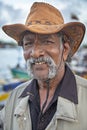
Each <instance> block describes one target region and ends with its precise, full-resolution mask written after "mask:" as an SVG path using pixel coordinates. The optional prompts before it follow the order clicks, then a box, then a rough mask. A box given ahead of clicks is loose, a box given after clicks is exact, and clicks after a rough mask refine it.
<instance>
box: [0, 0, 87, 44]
mask: <svg viewBox="0 0 87 130" xmlns="http://www.w3.org/2000/svg"><path fill="white" fill-rule="evenodd" d="M39 1H40V2H47V3H50V4H52V5H53V6H55V7H57V8H58V9H59V10H60V11H61V12H62V14H63V17H64V19H65V23H66V22H71V21H77V20H75V19H72V18H71V14H75V15H76V16H77V17H78V21H80V22H83V23H84V24H85V26H86V27H87V0H70V1H69V0H38V2H39ZM33 2H36V0H0V40H4V41H7V42H8V41H13V42H15V41H14V40H13V39H12V38H10V37H9V36H7V35H6V34H5V33H4V32H3V31H2V26H3V25H6V24H15V23H22V24H24V23H25V20H26V17H27V15H28V13H29V10H30V7H31V5H32V4H33ZM86 34H87V32H86ZM83 42H86V43H87V38H86V36H85V38H84V41H83Z"/></svg>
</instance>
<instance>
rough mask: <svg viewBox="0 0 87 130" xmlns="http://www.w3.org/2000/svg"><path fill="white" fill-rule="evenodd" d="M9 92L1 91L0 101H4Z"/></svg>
mask: <svg viewBox="0 0 87 130" xmlns="http://www.w3.org/2000/svg"><path fill="white" fill-rule="evenodd" d="M9 95H10V93H9V92H8V93H2V94H0V101H4V100H6V99H7V98H8V97H9Z"/></svg>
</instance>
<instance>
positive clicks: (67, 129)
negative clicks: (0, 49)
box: [0, 2, 87, 130]
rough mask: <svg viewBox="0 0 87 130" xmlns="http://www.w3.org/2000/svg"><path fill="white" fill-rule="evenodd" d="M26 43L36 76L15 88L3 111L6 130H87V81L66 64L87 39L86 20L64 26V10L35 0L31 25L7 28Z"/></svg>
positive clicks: (20, 42)
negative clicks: (86, 38) (86, 32)
mask: <svg viewBox="0 0 87 130" xmlns="http://www.w3.org/2000/svg"><path fill="white" fill-rule="evenodd" d="M3 30H4V31H5V33H7V34H8V35H9V36H10V37H12V38H14V39H15V40H16V41H17V42H18V45H20V46H22V47H23V52H24V58H25V60H26V63H27V69H28V73H29V74H31V77H32V80H30V81H28V82H26V83H23V84H22V85H20V86H19V87H17V88H16V89H14V90H13V92H12V93H11V96H10V97H9V99H8V101H7V103H6V106H5V107H4V109H3V110H2V111H1V117H0V118H1V119H2V121H3V123H4V129H5V130H87V120H86V116H87V115H86V111H87V102H86V99H87V81H86V80H85V79H83V78H81V77H79V76H76V75H74V74H73V72H72V71H71V70H70V68H69V67H68V65H67V64H66V62H67V61H68V60H69V59H70V58H71V57H72V56H73V55H74V53H75V52H76V51H77V49H78V47H79V46H80V43H81V41H82V39H83V37H84V33H85V26H84V25H83V24H82V23H80V22H70V23H66V24H64V20H63V17H62V15H61V13H60V11H59V10H58V9H56V8H55V7H53V6H51V5H49V4H47V3H43V2H35V3H34V4H33V5H32V7H31V10H30V13H29V15H28V17H27V20H26V23H25V25H23V24H13V25H6V26H3Z"/></svg>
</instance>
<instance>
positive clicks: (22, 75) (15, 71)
mask: <svg viewBox="0 0 87 130" xmlns="http://www.w3.org/2000/svg"><path fill="white" fill-rule="evenodd" d="M11 73H12V75H13V77H14V78H19V79H25V80H29V79H30V77H29V75H28V73H27V72H26V70H24V69H21V68H11Z"/></svg>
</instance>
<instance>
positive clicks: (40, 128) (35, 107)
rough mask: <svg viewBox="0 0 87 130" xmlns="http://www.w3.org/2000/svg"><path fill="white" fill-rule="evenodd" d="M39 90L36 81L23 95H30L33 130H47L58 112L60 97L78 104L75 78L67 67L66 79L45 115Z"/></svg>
mask: <svg viewBox="0 0 87 130" xmlns="http://www.w3.org/2000/svg"><path fill="white" fill-rule="evenodd" d="M38 88H39V86H38V83H37V80H35V79H34V80H32V82H31V83H30V84H29V85H28V86H27V87H26V88H25V90H24V91H23V93H22V95H21V97H25V96H27V95H30V98H29V107H30V114H31V121H32V130H45V128H46V127H47V125H48V124H49V123H50V121H51V120H52V118H53V116H54V114H55V112H56V107H57V100H58V96H61V97H64V98H66V99H68V100H70V101H72V102H73V103H75V104H78V98H77V88H76V80H75V76H74V74H73V73H72V71H71V70H70V69H69V67H68V66H66V69H65V74H64V77H63V79H62V80H61V82H60V84H59V85H58V86H57V88H56V91H55V93H54V96H53V98H52V100H51V102H50V104H49V105H48V107H47V109H46V111H45V112H44V113H41V110H40V97H39V92H38Z"/></svg>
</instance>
